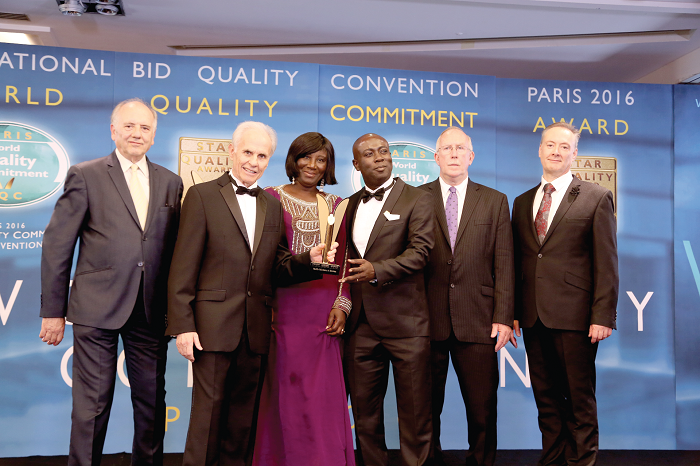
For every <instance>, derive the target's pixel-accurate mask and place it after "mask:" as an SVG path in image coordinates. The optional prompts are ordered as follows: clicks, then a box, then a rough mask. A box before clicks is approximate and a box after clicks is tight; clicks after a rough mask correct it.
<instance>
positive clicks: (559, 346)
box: [524, 319, 598, 466]
mask: <svg viewBox="0 0 700 466" xmlns="http://www.w3.org/2000/svg"><path fill="white" fill-rule="evenodd" d="M524 340H525V349H526V351H527V357H528V363H529V366H530V381H531V383H532V390H533V392H534V394H535V402H536V403H537V412H538V416H537V419H538V421H539V426H540V431H541V432H542V457H541V458H540V461H539V464H540V465H542V466H545V465H566V464H576V465H594V464H595V463H596V459H597V456H598V411H597V407H596V399H595V384H596V374H595V357H596V353H597V351H598V344H597V343H595V344H592V343H591V339H590V337H589V336H588V332H587V331H570V330H556V329H550V328H547V327H545V326H544V325H543V324H542V322H541V321H540V320H539V319H538V320H537V322H536V323H535V325H534V326H533V327H532V328H526V329H524Z"/></svg>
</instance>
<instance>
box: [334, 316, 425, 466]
mask: <svg viewBox="0 0 700 466" xmlns="http://www.w3.org/2000/svg"><path fill="white" fill-rule="evenodd" d="M345 360H346V364H345V367H346V373H347V379H348V385H349V387H350V398H351V401H352V413H353V417H354V420H355V438H356V441H357V456H358V458H357V459H358V463H359V464H360V465H366V466H386V465H388V464H389V457H388V455H387V447H386V442H385V439H384V396H385V395H386V390H387V385H388V382H389V363H391V364H392V366H393V369H394V385H395V386H396V401H397V407H398V414H399V438H400V443H401V464H402V465H404V466H408V465H410V466H421V465H423V464H426V462H427V461H428V457H429V455H430V448H431V437H432V423H431V415H430V411H431V410H430V341H429V337H427V336H426V337H411V338H382V337H380V336H378V335H377V334H376V333H374V331H373V330H372V328H371V327H370V326H369V324H367V323H366V320H365V321H364V322H363V321H362V320H361V322H360V323H359V324H358V326H357V328H356V330H355V331H354V332H353V333H352V335H350V337H349V339H348V341H347V344H346V347H345Z"/></svg>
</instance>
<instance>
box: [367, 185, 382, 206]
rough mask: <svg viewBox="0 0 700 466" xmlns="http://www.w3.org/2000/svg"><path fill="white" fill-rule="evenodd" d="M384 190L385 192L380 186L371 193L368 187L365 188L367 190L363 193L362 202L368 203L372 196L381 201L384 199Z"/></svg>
mask: <svg viewBox="0 0 700 466" xmlns="http://www.w3.org/2000/svg"><path fill="white" fill-rule="evenodd" d="M384 192H385V189H384V188H379V189H377V190H376V191H375V192H373V193H371V192H369V191H367V189H365V192H364V193H362V202H364V203H366V202H368V201H369V200H370V199H372V198H375V199H376V200H378V201H381V200H382V199H384Z"/></svg>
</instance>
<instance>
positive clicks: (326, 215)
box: [311, 194, 348, 275]
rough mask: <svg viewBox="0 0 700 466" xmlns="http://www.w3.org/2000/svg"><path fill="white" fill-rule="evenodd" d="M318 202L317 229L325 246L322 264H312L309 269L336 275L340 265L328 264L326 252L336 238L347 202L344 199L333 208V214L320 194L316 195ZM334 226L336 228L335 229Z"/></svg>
mask: <svg viewBox="0 0 700 466" xmlns="http://www.w3.org/2000/svg"><path fill="white" fill-rule="evenodd" d="M316 199H317V201H318V227H319V230H320V234H321V242H322V243H323V244H325V245H326V246H325V247H324V248H323V262H312V263H311V269H312V270H313V271H314V272H320V273H326V274H331V275H338V274H339V273H340V265H338V264H330V263H328V250H329V249H330V248H331V245H332V244H333V243H334V242H335V239H336V238H337V237H338V231H339V230H340V224H341V223H342V221H343V217H344V216H345V209H346V208H347V207H348V200H347V199H344V200H343V201H341V202H340V204H338V207H336V208H335V212H333V213H331V208H332V206H330V205H328V202H327V201H326V198H324V197H323V196H321V195H320V194H316ZM336 225H337V227H338V228H336Z"/></svg>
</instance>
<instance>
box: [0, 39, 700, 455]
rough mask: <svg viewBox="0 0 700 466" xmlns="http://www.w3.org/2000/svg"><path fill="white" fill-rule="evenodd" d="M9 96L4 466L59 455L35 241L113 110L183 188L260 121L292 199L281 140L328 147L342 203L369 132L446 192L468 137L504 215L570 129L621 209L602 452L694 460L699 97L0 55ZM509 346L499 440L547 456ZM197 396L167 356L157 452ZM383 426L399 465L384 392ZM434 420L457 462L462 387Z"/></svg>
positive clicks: (434, 76)
mask: <svg viewBox="0 0 700 466" xmlns="http://www.w3.org/2000/svg"><path fill="white" fill-rule="evenodd" d="M467 71H468V70H467ZM0 92H2V93H4V95H3V96H1V98H0V319H1V323H2V325H0V373H2V377H1V378H0V430H1V431H2V432H3V436H2V439H1V440H0V457H14V456H29V455H65V454H67V453H68V440H69V432H70V412H71V387H70V386H71V374H72V371H71V355H72V344H73V343H72V331H71V327H70V326H68V327H67V331H66V338H65V340H64V342H62V343H61V344H60V345H59V346H57V347H50V346H48V345H46V344H45V343H43V342H41V340H40V339H39V338H38V335H39V329H40V325H41V322H40V318H39V302H40V301H39V300H40V259H41V248H42V239H43V232H44V229H45V227H46V224H47V223H48V221H49V218H50V216H51V213H52V211H53V207H54V205H55V202H56V200H57V198H58V196H59V195H60V193H61V192H62V189H63V179H64V178H65V174H66V171H67V169H68V167H69V166H70V165H73V164H76V163H79V162H83V161H86V160H90V159H93V158H98V157H103V156H105V155H108V154H109V153H110V152H111V151H112V150H113V149H114V143H113V142H112V141H111V138H110V132H109V120H110V114H111V111H112V108H113V106H114V105H115V104H116V103H118V102H119V101H121V100H124V99H126V98H130V97H140V98H142V99H144V100H145V101H147V102H149V103H151V104H152V105H153V107H154V108H155V109H156V111H157V112H158V128H157V133H156V137H155V144H154V145H153V147H152V148H151V150H150V151H149V153H148V157H149V159H150V160H152V161H153V162H155V163H158V164H161V165H163V166H165V167H166V168H168V169H170V170H172V171H173V172H175V173H178V174H180V175H181V176H182V178H183V180H184V183H185V188H186V189H187V188H188V187H189V186H191V185H192V184H194V183H197V182H201V181H207V180H210V179H212V178H214V177H217V176H219V175H220V174H221V173H222V172H224V171H225V170H228V168H229V159H228V153H227V151H228V143H229V141H230V138H231V133H232V132H233V130H234V129H235V127H236V125H237V124H238V123H240V122H242V121H246V120H256V121H262V122H264V123H266V124H269V125H270V126H272V127H273V128H274V129H275V130H276V131H277V133H278V136H279V143H278V147H277V151H276V155H275V156H274V157H273V158H272V159H271V162H270V165H269V167H268V169H267V171H266V173H265V175H264V176H263V178H262V180H261V185H262V186H271V185H279V184H284V183H287V182H288V180H287V177H286V174H285V171H284V162H285V158H286V153H287V149H288V147H289V144H290V143H291V142H292V140H293V139H294V138H296V137H297V136H298V135H300V134H302V133H305V132H308V131H319V132H321V133H323V134H324V135H325V136H327V137H328V138H329V139H330V140H331V141H332V142H333V144H334V147H335V150H336V176H337V179H338V185H336V186H330V187H327V191H330V192H333V193H336V194H338V195H340V196H342V197H347V196H349V195H351V194H352V193H353V192H355V191H357V190H358V189H360V188H361V187H362V186H363V184H362V179H361V177H360V175H359V172H357V171H356V170H354V168H353V166H352V144H353V142H354V141H355V139H357V138H358V137H359V136H361V135H362V134H365V133H368V132H373V133H377V134H380V135H381V136H383V137H385V138H386V139H387V140H388V141H389V143H390V145H391V150H392V159H393V174H394V176H399V177H401V178H402V179H403V180H404V181H406V182H407V183H409V184H412V185H416V186H418V185H421V184H424V183H427V182H431V181H434V180H435V179H436V178H437V176H438V173H439V170H438V166H437V164H436V163H435V161H434V151H435V143H436V140H437V137H438V136H439V135H440V133H441V132H442V131H443V130H444V129H446V128H447V127H449V126H459V127H462V128H463V129H464V131H465V132H466V133H467V134H469V135H470V136H471V137H472V140H473V145H474V152H475V160H474V164H473V165H472V166H471V168H470V170H469V175H470V178H471V179H473V180H474V181H476V182H479V183H482V184H485V185H487V186H491V187H493V188H495V189H498V190H500V191H502V192H504V193H505V194H507V196H508V199H509V201H510V203H511V206H512V202H513V199H514V198H515V197H516V196H517V195H519V194H521V193H522V192H524V191H526V190H528V189H530V188H531V187H533V186H535V185H536V184H538V183H539V180H540V177H541V174H542V171H541V166H540V163H539V160H538V158H537V149H538V144H539V137H540V133H541V130H542V129H543V128H544V127H545V126H546V125H547V124H550V123H552V122H553V121H560V120H562V119H563V120H565V121H571V122H573V124H575V125H576V126H578V127H580V128H581V129H582V136H581V142H580V145H579V154H578V158H577V161H576V163H575V166H574V167H573V168H574V173H575V174H576V176H578V177H580V178H581V179H584V180H587V181H592V182H595V183H599V184H601V185H603V186H606V187H607V188H609V189H611V190H612V191H613V193H614V195H615V199H616V209H617V223H618V249H619V258H620V300H619V305H618V330H617V331H616V332H614V333H613V336H612V337H611V338H610V339H608V340H606V341H605V342H603V343H602V344H601V345H600V349H599V352H598V404H599V417H600V434H601V436H600V445H601V448H603V449H640V450H642V449H697V448H698V447H699V446H700V443H699V441H698V440H697V439H698V438H700V423H699V422H698V420H697V419H698V418H699V417H700V401H699V397H698V392H699V389H698V386H699V385H700V368H698V364H697V358H696V357H695V355H694V350H693V349H694V348H697V347H698V344H699V343H700V337H698V336H697V335H696V332H694V331H693V329H695V328H697V327H698V324H700V313H699V312H698V308H699V306H700V272H698V266H697V263H696V259H695V257H696V256H697V257H700V237H699V236H698V235H700V233H698V231H700V230H699V229H698V226H699V225H698V222H699V221H700V220H698V219H699V218H700V216H699V215H698V213H699V212H698V207H697V202H693V200H694V196H693V195H694V194H695V193H696V191H698V190H699V189H700V188H698V186H697V184H698V183H697V180H698V179H700V176H699V175H700V162H698V154H697V152H698V150H697V148H698V147H700V136H698V131H697V128H698V124H699V123H700V103H698V102H700V91H698V90H696V89H695V88H693V87H682V86H676V87H675V88H674V87H673V86H661V85H642V84H619V83H583V82H573V81H571V82H562V81H533V80H510V79H496V78H494V77H490V76H475V75H469V74H448V73H431V72H417V71H401V70H384V69H370V68H358V67H342V66H325V65H316V64H299V63H282V62H270V61H255V60H232V59H217V58H195V57H177V56H171V55H145V54H131V53H113V52H99V51H89V50H77V49H63V48H52V47H36V46H20V45H6V44H1V45H0ZM674 93H675V115H674ZM674 118H675V120H674ZM674 121H675V134H674ZM674 143H675V156H674ZM674 199H675V201H674ZM674 227H675V230H674ZM693 247H695V254H694V253H693ZM674 271H675V283H674ZM674 285H675V290H674ZM674 298H675V303H674ZM96 306H99V303H96ZM694 324H695V325H694ZM519 343H520V348H518V349H515V348H513V347H512V346H511V345H508V346H506V348H504V349H502V350H501V351H500V353H499V358H498V359H499V365H500V388H499V397H498V398H499V415H500V419H501V422H500V423H499V439H498V443H499V448H503V449H538V448H540V446H541V444H540V433H539V430H538V427H537V410H536V408H535V404H534V399H533V395H532V390H531V388H530V380H529V370H528V368H527V361H526V357H525V351H524V349H523V348H522V346H523V345H522V339H520V340H519ZM120 351H121V348H120ZM191 386H192V374H191V366H190V364H189V363H188V361H187V360H185V359H184V358H183V357H182V356H180V355H179V354H178V352H177V349H176V348H175V345H174V344H171V345H170V347H169V353H168V366H167V372H166V390H167V397H166V402H167V406H168V408H167V424H166V426H167V432H166V437H165V451H166V452H181V451H182V450H183V447H184V443H185V436H186V433H187V425H188V421H189V415H188V413H189V411H190V398H191ZM385 418H386V428H387V444H388V447H389V448H392V449H396V448H398V447H399V444H398V425H397V413H396V403H395V397H394V393H393V385H392V384H390V387H389V392H388V395H387V401H386V406H385ZM442 422H443V429H442V431H443V434H442V439H441V440H442V446H443V448H445V449H459V450H463V449H467V448H468V444H467V438H466V432H467V425H466V416H465V411H464V405H463V402H462V399H461V395H460V392H459V387H458V383H457V379H456V376H455V374H454V372H450V374H449V376H448V387H447V394H446V400H445V410H444V413H443V417H442ZM132 435H133V420H132V410H131V401H130V398H129V388H128V374H127V373H126V368H125V366H124V364H123V356H122V359H121V360H120V364H119V377H118V381H117V387H116V392H115V400H114V409H113V410H112V415H111V419H110V427H109V432H108V434H107V440H106V443H105V453H115V452H121V451H130V450H131V438H132Z"/></svg>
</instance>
